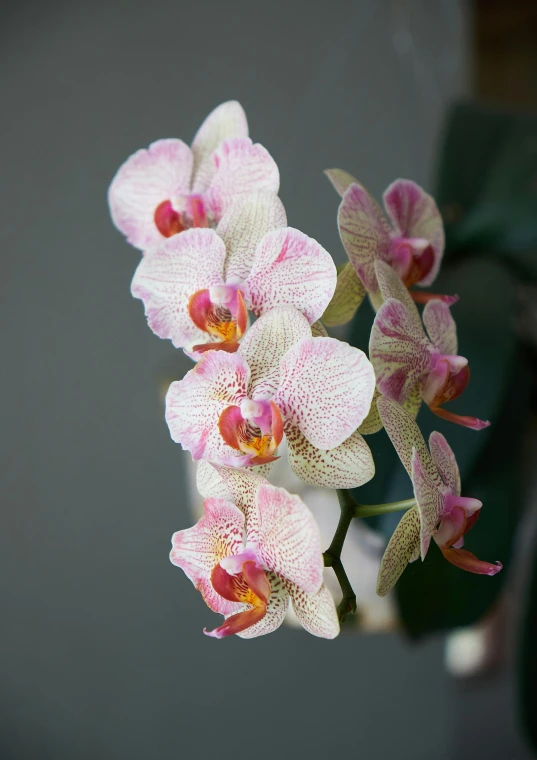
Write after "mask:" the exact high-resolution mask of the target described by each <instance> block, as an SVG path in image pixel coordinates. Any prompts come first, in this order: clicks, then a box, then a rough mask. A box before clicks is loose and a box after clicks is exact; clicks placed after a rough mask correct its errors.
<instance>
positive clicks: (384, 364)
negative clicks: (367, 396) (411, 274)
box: [369, 261, 490, 430]
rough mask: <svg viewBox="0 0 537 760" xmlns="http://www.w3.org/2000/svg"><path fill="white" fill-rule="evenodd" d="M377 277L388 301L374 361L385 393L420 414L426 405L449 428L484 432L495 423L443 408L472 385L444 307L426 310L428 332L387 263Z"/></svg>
mask: <svg viewBox="0 0 537 760" xmlns="http://www.w3.org/2000/svg"><path fill="white" fill-rule="evenodd" d="M375 276H376V277H377V281H378V283H379V288H380V291H381V293H382V296H383V297H384V298H385V299H386V300H385V301H384V303H383V304H382V306H381V307H380V309H379V310H378V312H377V314H376V316H375V321H374V323H373V328H372V330H371V338H370V341H369V356H370V358H371V362H372V364H373V367H374V369H375V374H376V377H377V387H378V389H379V390H380V392H381V393H382V394H383V395H385V396H388V397H389V398H391V399H394V401H397V402H398V403H399V404H404V405H406V404H407V403H408V402H409V401H410V403H411V404H412V406H413V407H414V411H415V413H416V414H417V410H418V408H419V404H420V403H421V400H423V401H425V403H426V404H427V405H428V406H429V408H430V409H431V411H432V412H434V413H435V414H437V415H438V416H439V417H442V418H443V419H445V420H449V421H450V422H455V423H457V424H458V425H463V426H464V427H469V428H472V429H473V430H482V429H483V428H485V427H488V426H489V425H490V422H485V421H483V420H479V419H477V417H469V416H463V415H460V414H454V413H453V412H450V411H447V410H446V409H443V408H442V406H441V405H442V404H444V403H445V402H446V401H451V400H452V399H454V398H457V396H460V394H461V393H462V392H463V390H464V389H465V388H466V386H467V384H468V381H469V379H470V370H469V368H468V360H467V359H465V358H464V357H463V356H459V355H458V354H457V328H456V326H455V321H454V319H453V317H452V316H451V312H450V308H449V306H448V304H447V303H444V302H443V301H438V300H433V301H429V302H428V303H427V304H426V305H425V308H424V310H423V322H424V323H425V327H426V328H427V333H428V335H427V334H426V333H425V330H424V329H423V325H422V321H421V319H420V316H419V313H418V310H417V308H416V305H415V303H414V302H413V300H412V298H411V297H410V295H409V293H408V291H407V289H406V288H405V286H404V285H403V283H402V282H401V280H400V279H399V277H398V275H397V273H396V272H394V270H393V269H391V267H389V266H388V265H387V264H386V263H384V262H382V261H377V262H376V264H375Z"/></svg>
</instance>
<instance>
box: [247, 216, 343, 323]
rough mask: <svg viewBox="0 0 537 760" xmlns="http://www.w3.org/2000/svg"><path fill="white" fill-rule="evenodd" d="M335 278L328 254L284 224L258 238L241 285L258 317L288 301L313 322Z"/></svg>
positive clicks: (333, 265)
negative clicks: (278, 228) (250, 264)
mask: <svg viewBox="0 0 537 760" xmlns="http://www.w3.org/2000/svg"><path fill="white" fill-rule="evenodd" d="M336 282H337V273H336V267H335V264H334V262H333V261H332V257H331V256H330V254H329V253H328V252H327V251H325V249H324V248H323V247H322V246H321V245H319V243H318V242H317V241H316V240H313V238H310V237H308V236H307V235H304V233H303V232H300V231H299V230H295V229H293V228H292V227H285V228H283V229H280V230H275V231H274V232H269V233H268V234H267V235H265V237H264V238H263V239H262V240H261V242H260V243H259V245H258V246H257V250H256V252H255V256H254V260H253V262H252V268H251V271H250V274H249V275H248V278H247V279H246V280H245V282H244V283H243V285H242V288H243V290H244V297H245V299H246V301H247V302H248V303H249V305H250V309H251V310H252V311H253V313H254V314H255V315H256V316H257V317H259V316H260V315H261V314H264V313H265V312H267V311H268V310H269V309H273V308H274V307H275V306H285V305H288V306H294V307H295V308H296V309H298V310H299V311H301V312H302V313H303V314H304V315H305V316H306V318H307V319H308V321H309V323H310V324H313V322H315V320H316V319H319V317H320V316H321V315H322V313H323V312H324V310H325V309H326V307H327V306H328V304H329V303H330V299H331V298H332V296H333V295H334V290H335V288H336Z"/></svg>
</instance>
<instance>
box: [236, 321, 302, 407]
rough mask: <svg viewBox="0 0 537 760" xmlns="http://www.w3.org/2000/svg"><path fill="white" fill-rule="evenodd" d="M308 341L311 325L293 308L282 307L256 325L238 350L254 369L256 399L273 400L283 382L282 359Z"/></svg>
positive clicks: (253, 393)
mask: <svg viewBox="0 0 537 760" xmlns="http://www.w3.org/2000/svg"><path fill="white" fill-rule="evenodd" d="M305 337H308V338H311V327H310V324H309V322H308V320H307V319H306V317H305V316H304V315H303V314H302V313H301V312H299V311H297V310H296V309H294V308H293V307H292V306H279V307H277V308H276V309H272V310H271V311H269V312H268V313H267V314H264V315H263V316H262V317H260V318H259V319H258V320H257V321H256V322H254V324H253V325H252V327H250V329H249V330H248V331H247V332H246V334H245V336H244V337H243V339H242V341H241V344H240V347H239V350H238V353H239V354H240V355H241V356H243V357H244V359H245V360H246V362H247V363H248V366H249V367H250V372H251V384H250V392H251V394H252V396H253V397H255V398H256V399H269V398H272V396H273V395H274V394H275V392H276V389H277V388H278V385H279V382H280V361H281V358H282V356H283V355H284V354H285V353H286V352H287V351H288V350H289V349H290V348H291V347H292V346H294V345H295V343H297V342H298V341H299V340H301V339H302V338H305Z"/></svg>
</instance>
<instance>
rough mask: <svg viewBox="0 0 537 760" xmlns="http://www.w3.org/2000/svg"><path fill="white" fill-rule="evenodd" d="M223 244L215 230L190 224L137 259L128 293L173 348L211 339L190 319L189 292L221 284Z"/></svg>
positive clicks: (224, 250)
mask: <svg viewBox="0 0 537 760" xmlns="http://www.w3.org/2000/svg"><path fill="white" fill-rule="evenodd" d="M225 256H226V248H225V246H224V243H223V242H222V240H221V239H220V238H219V237H218V235H217V234H216V232H214V230H209V229H191V230H187V231H186V232H182V233H181V234H180V235H174V236H173V237H171V238H168V240H163V242H162V243H161V244H160V245H159V246H158V247H156V248H154V249H153V250H151V251H149V252H148V253H147V254H146V255H145V256H144V258H143V259H142V260H141V262H140V264H139V265H138V268H137V270H136V272H135V274H134V278H133V280H132V285H131V293H132V295H133V296H134V297H135V298H140V299H141V300H142V301H143V303H144V307H145V313H146V316H147V321H148V324H149V327H150V328H151V329H152V330H153V332H154V333H155V334H156V335H158V336H159V338H169V339H170V340H171V341H172V343H173V345H174V346H175V347H176V348H182V347H184V346H187V347H188V346H192V345H194V344H196V343H206V342H208V341H210V339H211V338H210V336H209V335H208V334H207V333H206V332H203V331H202V330H200V329H199V328H198V327H196V325H195V324H194V323H193V322H192V319H191V317H190V315H189V312H188V303H189V300H190V297H191V296H192V295H194V293H196V292H197V291H199V290H205V289H208V288H210V287H211V286H212V285H220V284H222V282H223V279H224V260H225Z"/></svg>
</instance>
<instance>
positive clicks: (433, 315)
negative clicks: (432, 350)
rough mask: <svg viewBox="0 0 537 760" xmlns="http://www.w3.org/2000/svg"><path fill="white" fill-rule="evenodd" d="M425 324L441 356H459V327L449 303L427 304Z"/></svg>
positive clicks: (431, 302) (424, 316)
mask: <svg viewBox="0 0 537 760" xmlns="http://www.w3.org/2000/svg"><path fill="white" fill-rule="evenodd" d="M423 323H424V325H425V327H426V329H427V332H428V334H429V338H430V339H431V341H432V343H434V345H435V346H436V348H437V349H438V350H439V351H440V353H441V354H447V355H452V356H455V355H456V354H457V352H458V344H457V326H456V325H455V320H454V319H453V317H452V316H451V309H450V308H449V306H448V304H447V303H444V301H437V300H434V301H429V302H428V303H426V304H425V308H424V309H423Z"/></svg>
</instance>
